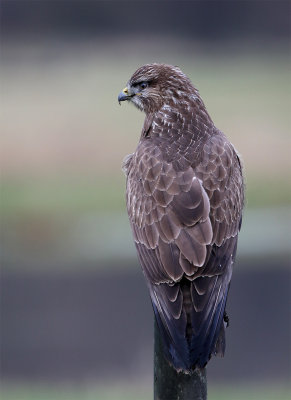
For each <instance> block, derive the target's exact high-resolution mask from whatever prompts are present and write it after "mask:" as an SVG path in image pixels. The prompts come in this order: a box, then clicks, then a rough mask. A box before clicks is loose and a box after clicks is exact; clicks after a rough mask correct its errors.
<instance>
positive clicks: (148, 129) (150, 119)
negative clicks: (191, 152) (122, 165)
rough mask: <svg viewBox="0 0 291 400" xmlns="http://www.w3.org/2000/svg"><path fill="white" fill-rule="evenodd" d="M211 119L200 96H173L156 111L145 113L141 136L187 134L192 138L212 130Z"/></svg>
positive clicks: (194, 138) (199, 136)
mask: <svg viewBox="0 0 291 400" xmlns="http://www.w3.org/2000/svg"><path fill="white" fill-rule="evenodd" d="M213 127H214V124H213V121H212V120H211V118H210V116H209V114H208V112H207V110H206V108H205V105H204V103H203V101H202V99H201V98H200V96H199V95H198V96H196V94H195V95H191V96H189V97H188V98H180V99H175V98H173V99H172V100H171V101H170V102H169V103H168V104H164V105H163V106H162V107H161V108H160V109H159V110H157V111H156V112H151V113H148V114H146V118H145V121H144V125H143V129H142V134H141V137H165V138H166V137H168V138H169V137H174V136H176V137H178V136H188V137H191V138H192V140H196V139H199V138H201V135H202V134H203V135H208V134H211V132H212V131H213Z"/></svg>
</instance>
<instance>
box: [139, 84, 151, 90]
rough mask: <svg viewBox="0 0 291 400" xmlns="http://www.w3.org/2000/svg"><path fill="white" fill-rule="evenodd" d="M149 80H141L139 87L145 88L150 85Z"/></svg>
mask: <svg viewBox="0 0 291 400" xmlns="http://www.w3.org/2000/svg"><path fill="white" fill-rule="evenodd" d="M148 85H149V84H148V82H141V83H140V84H139V87H140V88H141V89H145V88H146V87H148Z"/></svg>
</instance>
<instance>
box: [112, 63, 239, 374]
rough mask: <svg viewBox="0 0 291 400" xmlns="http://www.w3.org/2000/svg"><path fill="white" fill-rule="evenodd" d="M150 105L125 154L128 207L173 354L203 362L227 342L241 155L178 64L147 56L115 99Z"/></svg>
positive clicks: (168, 352) (186, 361)
mask: <svg viewBox="0 0 291 400" xmlns="http://www.w3.org/2000/svg"><path fill="white" fill-rule="evenodd" d="M124 100H127V101H129V102H131V103H133V104H134V105H135V106H136V107H137V108H138V109H140V110H141V111H144V112H145V115H146V116H145V121H144V125H143V128H142V131H141V137H140V141H139V143H138V146H137V148H136V150H135V152H134V153H133V154H130V155H129V156H127V157H125V159H124V162H123V170H124V172H125V174H126V176H127V189H126V200H127V211H128V216H129V220H130V225H131V229H132V233H133V237H134V242H135V245H136V248H137V253H138V257H139V260H140V264H141V267H142V270H143V273H144V275H145V278H146V281H147V285H148V288H149V292H150V296H151V301H152V304H153V309H154V313H155V317H156V320H157V324H158V327H159V331H160V336H161V338H162V343H163V348H164V354H165V357H166V359H167V360H168V361H169V362H170V364H171V365H173V366H174V367H175V368H176V370H178V371H184V372H191V371H193V370H194V369H195V368H196V367H199V368H203V367H204V366H205V365H206V364H207V362H208V361H209V359H210V358H211V356H212V355H213V354H214V355H223V354H224V349H225V326H226V325H227V322H228V317H227V315H226V312H225V306H226V300H227V295H228V290H229V286H230V280H231V275H232V268H233V263H234V260H235V255H236V248H237V239H238V232H239V230H240V226H241V220H242V209H243V202H244V183H243V177H242V168H241V163H240V160H239V156H238V154H237V152H236V150H235V149H234V147H233V145H232V144H231V143H230V142H229V140H228V139H227V138H226V136H225V135H224V134H223V133H222V132H221V131H220V130H219V129H217V128H216V127H215V125H214V123H213V122H212V119H211V118H210V116H209V114H208V112H207V110H206V108H205V105H204V103H203V101H202V99H201V97H200V95H199V93H198V90H197V89H196V88H195V87H194V86H193V85H192V83H191V81H190V79H189V78H188V77H187V76H186V75H185V74H184V73H183V72H182V71H181V70H180V68H178V67H174V66H171V65H166V64H156V63H154V64H147V65H144V66H142V67H140V68H139V69H138V70H137V71H136V72H135V73H134V74H133V75H132V77H131V78H130V80H129V81H128V83H127V85H126V87H125V89H123V91H122V92H121V93H120V94H119V96H118V101H119V102H121V101H124Z"/></svg>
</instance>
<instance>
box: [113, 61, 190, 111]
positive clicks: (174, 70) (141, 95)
mask: <svg viewBox="0 0 291 400" xmlns="http://www.w3.org/2000/svg"><path fill="white" fill-rule="evenodd" d="M196 94H197V91H196V89H195V88H194V87H193V85H192V83H191V81H190V80H189V79H188V78H187V76H186V75H185V74H184V73H183V72H182V71H181V70H180V68H178V67H173V66H172V65H167V64H146V65H144V66H142V67H140V68H139V69H138V70H137V71H135V73H134V74H133V75H132V77H131V78H130V80H129V81H128V83H127V85H126V87H125V88H124V89H123V91H122V92H121V93H119V95H118V101H119V103H120V102H121V101H125V100H128V101H130V102H131V103H133V104H134V105H135V106H136V107H137V108H139V109H140V110H141V111H144V112H145V113H146V114H148V113H150V112H155V111H157V110H159V109H160V108H161V107H162V106H163V105H164V104H171V105H175V104H177V103H178V102H179V100H181V99H182V98H184V97H185V96H188V97H189V96H190V95H196Z"/></svg>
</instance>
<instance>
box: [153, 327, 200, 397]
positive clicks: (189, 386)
mask: <svg viewBox="0 0 291 400" xmlns="http://www.w3.org/2000/svg"><path fill="white" fill-rule="evenodd" d="M154 337H155V344H154V400H206V399H207V378H206V368H202V369H196V370H195V371H193V373H192V374H184V373H183V372H177V371H176V370H175V368H173V367H172V366H171V365H170V364H169V363H168V361H167V360H166V359H165V357H164V354H163V348H162V342H161V338H160V333H159V328H158V326H157V322H156V319H155V334H154Z"/></svg>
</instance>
